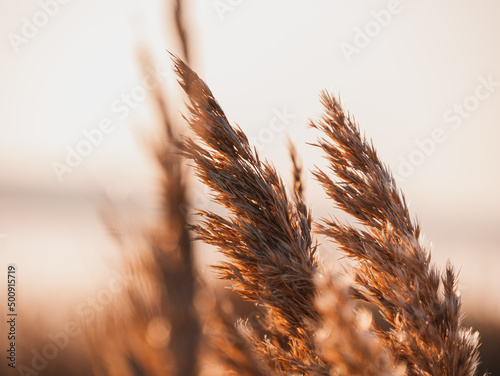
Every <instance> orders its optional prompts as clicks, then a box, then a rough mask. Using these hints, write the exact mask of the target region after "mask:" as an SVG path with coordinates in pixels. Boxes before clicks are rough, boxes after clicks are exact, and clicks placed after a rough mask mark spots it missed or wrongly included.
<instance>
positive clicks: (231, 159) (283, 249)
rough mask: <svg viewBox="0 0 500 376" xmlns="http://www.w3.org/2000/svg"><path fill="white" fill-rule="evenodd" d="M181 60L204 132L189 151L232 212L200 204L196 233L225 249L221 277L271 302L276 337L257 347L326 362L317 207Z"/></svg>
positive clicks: (294, 363) (307, 362)
mask: <svg viewBox="0 0 500 376" xmlns="http://www.w3.org/2000/svg"><path fill="white" fill-rule="evenodd" d="M174 61H175V69H176V72H177V74H178V76H179V78H180V84H181V86H182V88H183V89H184V91H185V92H186V94H187V96H188V98H189V114H190V116H189V117H188V122H189V125H190V127H191V129H192V130H193V132H194V134H195V135H196V136H197V137H198V140H196V141H195V140H193V139H192V138H188V139H186V140H185V143H184V145H183V150H184V153H185V154H186V155H187V156H188V157H189V158H191V159H192V160H193V161H194V162H195V168H196V174H197V176H198V177H199V178H200V179H201V180H202V181H203V182H204V183H205V184H206V185H208V186H209V187H210V188H211V189H212V190H213V191H214V192H215V200H216V201H217V202H218V203H219V204H221V205H222V206H223V207H225V208H226V209H227V211H228V212H229V216H226V217H223V216H220V215H217V214H215V213H213V212H207V211H201V212H200V213H201V215H202V217H203V219H204V222H203V224H202V225H199V226H196V232H197V235H198V237H199V238H200V239H202V240H203V241H205V242H207V243H208V244H212V245H215V246H217V247H219V249H220V251H221V252H222V253H223V254H224V255H225V256H226V260H227V261H226V262H224V263H222V264H221V265H217V266H215V268H216V270H217V271H218V273H219V275H220V276H221V278H223V279H227V280H229V281H231V283H232V286H233V288H234V289H235V290H236V291H237V292H238V293H240V294H241V295H242V296H243V297H244V298H246V299H248V300H249V301H252V302H255V303H257V304H258V305H259V306H261V307H263V308H264V312H265V318H264V320H263V325H265V326H266V330H267V331H268V333H269V335H270V337H269V338H267V339H265V340H264V341H262V342H260V344H259V345H258V346H256V351H258V352H260V355H261V356H262V357H263V358H265V359H266V361H267V362H268V363H269V364H273V365H274V366H277V365H278V367H279V368H280V369H283V370H289V371H305V370H309V371H310V372H311V371H312V370H316V371H315V372H317V370H321V369H323V368H324V362H323V361H322V360H321V359H320V358H319V357H318V355H317V352H316V351H315V347H314V343H313V341H312V337H311V336H312V332H311V330H309V329H308V328H309V327H310V323H311V322H316V321H317V320H318V315H317V312H316V309H315V307H314V294H315V286H314V275H315V274H316V272H317V271H318V268H319V266H318V261H317V258H316V247H315V246H314V245H313V244H312V240H311V216H310V213H309V212H308V210H307V209H306V208H305V205H303V204H302V203H301V198H297V199H296V200H295V201H294V200H291V199H290V198H289V197H288V194H287V192H286V188H285V185H284V184H283V182H282V180H281V178H280V177H279V176H278V174H277V172H276V170H275V169H274V167H273V166H271V165H270V164H269V163H268V162H265V161H261V160H260V159H259V157H258V155H257V153H256V152H254V151H252V149H251V148H250V145H249V143H248V140H247V138H246V136H245V134H244V133H243V132H242V131H241V129H240V128H238V127H232V126H231V125H230V124H229V121H228V119H227V118H226V116H225V114H224V112H223V110H222V109H221V107H220V106H219V104H218V103H217V101H216V100H215V98H214V96H213V95H212V93H211V91H210V89H209V88H208V87H207V85H206V84H205V83H204V82H203V81H202V80H201V79H200V78H199V77H198V75H197V74H196V73H194V72H193V71H192V70H191V69H190V68H189V67H188V66H187V65H186V64H185V63H184V62H182V61H181V60H180V59H175V60H174ZM296 197H300V193H297V195H296Z"/></svg>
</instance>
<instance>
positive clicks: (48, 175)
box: [0, 0, 500, 315]
mask: <svg viewBox="0 0 500 376" xmlns="http://www.w3.org/2000/svg"><path fill="white" fill-rule="evenodd" d="M62 3H63V1H61V2H58V1H56V0H53V1H49V0H45V1H44V0H41V1H37V2H11V1H6V0H2V1H0V7H1V12H0V56H1V60H0V82H1V86H0V134H1V137H0V213H1V216H0V233H2V234H5V236H4V237H2V239H1V240H2V243H0V247H1V248H2V254H3V255H4V256H2V263H8V262H17V263H19V264H20V265H21V267H22V268H24V270H26V275H27V278H28V275H29V276H31V278H32V279H33V280H38V281H39V284H34V283H33V284H32V288H33V289H41V290H40V291H45V290H43V289H44V286H49V285H50V286H52V287H54V286H59V287H57V288H58V289H60V294H61V295H62V296H65V294H66V293H65V291H66V290H64V288H63V287H61V284H63V283H64V284H66V286H65V287H67V285H70V286H75V287H78V286H81V285H82V284H83V285H84V284H88V283H89V282H88V279H89V276H93V275H94V274H93V273H94V271H95V269H103V268H104V267H103V266H102V265H101V264H103V263H102V262H101V258H105V256H101V255H100V252H103V250H104V249H106V248H108V247H111V246H112V242H111V241H110V240H109V239H108V238H107V236H106V231H105V229H104V228H103V227H102V225H101V224H100V219H99V215H98V213H97V211H96V205H98V204H99V202H101V201H100V200H102V198H103V197H107V198H109V199H111V200H114V201H119V202H120V203H124V202H125V203H127V202H128V203H129V204H130V205H129V207H131V209H130V213H136V212H137V211H141V210H142V209H141V203H142V202H143V201H146V202H147V201H149V200H148V195H149V194H150V193H151V192H154V191H155V187H154V173H153V172H152V170H151V165H150V163H149V159H148V156H147V153H146V152H145V147H144V144H145V140H147V139H148V137H152V135H153V134H154V133H153V127H151V122H152V119H153V118H154V117H153V115H152V107H151V105H150V103H149V102H148V100H147V98H146V99H144V98H143V97H142V96H141V92H140V90H139V91H137V85H139V84H140V83H141V82H142V79H143V76H142V74H141V73H140V71H139V68H138V64H137V60H136V55H135V47H136V46H137V44H138V43H141V42H142V43H144V42H145V43H147V45H148V46H149V48H150V49H151V51H152V53H153V55H154V56H155V59H156V62H157V64H158V66H157V70H158V72H159V74H160V77H161V82H162V84H163V85H164V86H165V87H168V88H170V89H172V88H174V89H175V83H174V82H173V81H174V80H173V77H172V74H171V72H170V61H169V56H168V54H167V53H166V52H165V50H166V49H167V50H169V51H171V52H173V53H180V49H179V45H178V43H177V42H176V41H175V38H172V37H171V33H172V21H171V17H170V16H171V15H170V10H169V4H168V2H166V1H159V0H154V1H152V0H151V1H138V0H121V1H117V0H100V1H96V0H85V1H82V0H71V1H68V0H66V3H65V4H62ZM54 4H56V5H54ZM188 5H189V6H188V9H187V13H186V15H185V16H186V20H187V21H188V22H189V32H190V36H191V38H192V43H193V67H194V68H195V69H196V70H197V71H198V72H199V74H200V75H201V76H202V77H203V78H204V79H205V80H206V81H207V83H208V84H209V86H210V87H211V88H212V91H213V92H214V94H215V95H216V97H217V98H218V100H219V102H220V103H221V105H222V107H223V108H224V109H225V111H226V113H227V115H228V116H229V118H230V119H231V120H232V121H235V122H237V123H238V124H239V125H240V126H241V127H242V128H243V130H245V132H247V134H248V135H249V138H250V139H252V140H253V141H254V142H255V143H257V144H258V145H260V149H261V153H262V155H263V156H265V157H268V158H269V159H271V160H272V161H273V162H274V163H275V164H276V166H277V167H278V168H279V169H281V170H282V171H283V174H284V175H285V176H284V178H285V179H287V178H288V176H287V175H286V174H287V173H288V170H289V167H290V164H289V161H288V158H287V152H286V147H285V144H286V142H285V141H286V135H287V134H288V135H290V137H291V139H292V140H294V141H295V143H296V144H297V147H298V149H299V151H300V152H301V153H302V155H303V158H304V165H305V166H306V167H311V168H312V167H313V166H314V165H322V164H323V161H322V160H321V155H320V153H319V152H318V150H316V149H315V148H314V147H312V146H308V145H306V142H313V141H314V140H315V138H316V136H317V134H316V133H315V132H314V131H313V130H312V129H311V128H309V127H308V126H307V125H308V119H309V118H316V117H318V116H319V114H320V112H321V105H320V103H319V99H318V98H319V92H320V90H322V89H328V90H330V91H332V92H333V93H336V94H340V96H341V98H342V101H343V103H344V104H345V107H346V109H348V110H349V111H350V112H351V113H352V114H354V115H355V117H356V119H357V120H358V122H359V123H360V125H361V127H362V128H363V129H364V130H365V131H366V134H367V136H369V137H372V138H373V141H374V144H375V146H376V147H377V149H378V151H379V153H380V155H381V157H382V158H383V159H384V160H385V161H386V162H387V163H388V164H389V165H390V166H391V167H392V169H393V171H394V172H395V173H396V175H399V176H400V177H401V179H400V186H401V188H402V189H403V191H404V192H405V193H406V196H407V199H408V201H409V202H410V205H411V210H412V212H413V213H415V214H416V215H417V216H418V218H419V219H420V221H421V224H422V227H423V231H424V233H425V234H426V235H427V238H428V239H429V242H430V241H432V242H433V244H434V250H433V259H434V260H435V261H436V262H437V263H439V264H440V265H444V264H445V262H446V260H447V259H451V260H452V262H453V263H454V264H455V265H456V267H457V268H458V269H460V270H461V276H462V279H461V287H462V291H463V294H464V302H465V304H466V307H467V306H468V307H473V306H475V307H478V305H479V307H481V308H480V309H483V308H484V309H483V310H484V311H487V312H489V314H491V315H498V312H499V311H500V292H498V289H495V287H496V286H498V285H499V284H500V277H499V276H500V274H499V273H498V269H499V267H500V210H499V209H500V195H499V194H498V192H499V190H500V169H499V162H500V148H499V147H498V140H499V139H500V127H499V126H500V48H498V46H499V43H498V37H499V36H500V23H499V22H498V16H499V15H500V3H499V2H497V1H494V0H490V1H488V0H482V1H479V2H470V1H465V0H453V1H452V0H445V1H440V2H436V1H430V0H418V1H417V0H412V1H410V0H401V1H399V2H398V1H367V2H352V1H326V0H323V1H320V0H317V1H311V0H309V1H290V0H289V1H285V0H279V1H272V2H271V1H264V0H255V1H245V0H220V1H201V0H197V1H190V2H188ZM37 25H38V26H37ZM127 97H130V98H132V99H131V100H129V99H126V98H127ZM134 98H135V99H134ZM123 106H125V107H126V108H127V109H124V108H123ZM105 119H109V120H110V121H111V122H112V124H113V126H114V128H113V130H112V131H111V132H110V133H108V134H104V136H103V139H102V141H100V142H98V145H96V146H93V147H92V150H91V151H90V152H89V154H88V155H87V156H84V157H82V160H81V161H80V162H78V163H77V164H78V166H76V167H75V168H72V172H70V173H66V174H64V175H63V179H62V181H59V179H58V178H57V176H56V174H55V173H54V171H53V163H54V162H58V163H65V162H64V161H65V159H66V158H67V153H68V151H67V150H68V149H67V148H68V147H69V148H71V149H76V148H77V145H78V144H79V143H80V142H81V141H82V140H85V136H84V135H83V133H82V132H84V131H86V132H91V131H92V130H93V129H95V128H98V127H99V124H101V123H102V121H103V120H105ZM433 137H434V139H432V138H433ZM429 140H431V141H429ZM419 145H420V146H419ZM307 187H308V196H309V201H310V203H311V206H312V207H313V212H314V213H316V216H317V217H321V216H327V215H329V214H332V213H334V211H333V209H332V208H331V206H330V204H329V203H328V202H327V201H325V200H324V194H323V192H322V191H321V189H320V188H319V187H318V185H317V184H316V183H315V182H314V181H313V180H311V179H310V177H309V178H308V181H307ZM131 215H132V214H131ZM134 215H135V214H134ZM69 277H71V278H70V282H68V278H69ZM484 291H487V292H488V294H489V295H490V299H489V300H488V301H485V299H484V298H483V296H482V295H481V294H482V292H484ZM491 296H493V298H491Z"/></svg>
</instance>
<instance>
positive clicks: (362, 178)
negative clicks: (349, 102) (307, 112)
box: [312, 93, 478, 376]
mask: <svg viewBox="0 0 500 376" xmlns="http://www.w3.org/2000/svg"><path fill="white" fill-rule="evenodd" d="M322 102H323V104H324V106H325V112H324V115H323V117H322V119H321V120H319V121H317V122H313V123H312V125H313V126H314V127H315V128H317V129H319V130H321V131H322V132H323V133H324V134H325V137H324V138H321V139H320V140H319V146H320V147H321V148H322V149H323V150H324V152H325V154H326V157H327V159H328V161H329V163H330V166H329V167H330V170H331V171H332V172H333V173H334V174H335V176H336V180H332V178H330V177H329V176H328V175H327V174H326V173H324V172H323V171H321V170H318V171H316V173H315V175H316V178H317V179H318V180H319V181H320V182H321V184H322V185H323V187H324V189H325V191H326V192H327V194H328V197H330V198H331V199H332V200H334V201H335V202H336V204H337V205H338V206H339V207H340V208H341V209H342V210H343V211H345V212H346V213H349V214H350V215H352V216H353V217H355V218H356V219H357V220H358V221H359V222H360V223H361V224H362V225H363V226H364V228H363V229H361V230H360V229H356V228H354V227H352V226H350V225H343V224H339V223H337V222H336V221H326V222H325V224H324V225H323V226H321V229H320V230H321V232H322V233H324V234H326V235H327V236H330V237H331V238H333V239H334V240H335V242H336V243H337V244H338V245H339V246H340V247H341V249H342V250H343V251H344V252H345V253H346V254H347V255H348V256H349V257H351V258H352V259H354V260H356V261H357V264H356V266H355V271H356V282H357V284H358V286H359V290H358V295H359V297H361V298H362V299H364V300H365V301H367V302H372V303H375V304H376V305H378V307H379V308H380V310H381V312H382V314H383V316H384V318H385V320H387V322H388V323H389V324H390V325H391V327H392V329H391V330H390V331H389V332H387V333H385V332H381V334H382V335H383V338H384V339H385V341H386V343H387V344H388V346H390V348H391V349H392V352H393V353H394V354H395V355H396V356H397V358H398V360H399V361H404V362H406V363H407V364H408V371H407V374H408V375H422V376H423V375H426V376H428V375H433V376H444V375H449V376H451V375H453V376H471V375H474V374H475V370H476V367H477V364H478V336H477V334H476V333H473V332H472V331H471V330H467V329H465V328H463V327H462V326H461V312H460V297H459V294H458V291H457V288H456V275H455V273H454V271H453V269H452V267H451V266H447V268H446V271H445V273H444V274H442V273H440V272H438V271H437V269H436V268H435V267H434V266H433V265H432V264H431V262H430V255H429V253H428V252H427V251H426V249H425V248H424V246H423V244H422V241H421V238H420V228H419V226H418V224H416V223H415V222H413V221H412V220H411V218H410V214H409V211H408V208H407V206H406V203H405V200H404V197H403V196H402V194H400V193H399V192H398V190H397V187H396V183H395V181H394V179H393V177H392V175H391V173H390V172H389V171H388V169H387V168H386V167H385V166H384V165H383V164H382V163H381V162H380V160H379V158H378V156H377V153H376V151H375V149H374V147H373V145H372V144H370V143H369V142H367V141H366V140H365V139H364V137H362V136H361V134H360V131H359V128H358V126H357V125H356V124H355V122H354V121H353V120H351V119H350V118H349V117H348V116H346V115H345V113H344V112H343V110H342V107H341V104H340V102H339V101H337V100H336V99H335V98H334V97H332V96H330V95H329V94H327V93H323V95H322Z"/></svg>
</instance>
